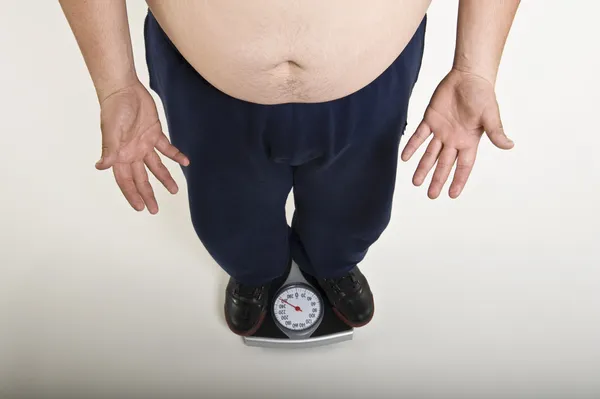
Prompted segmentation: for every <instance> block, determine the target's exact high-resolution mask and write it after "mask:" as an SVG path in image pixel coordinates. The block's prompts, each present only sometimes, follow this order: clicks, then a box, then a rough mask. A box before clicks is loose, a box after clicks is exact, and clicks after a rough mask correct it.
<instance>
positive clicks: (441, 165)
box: [428, 147, 458, 199]
mask: <svg viewBox="0 0 600 399" xmlns="http://www.w3.org/2000/svg"><path fill="white" fill-rule="evenodd" d="M457 153H458V150H457V149H456V148H451V147H444V149H443V150H442V152H441V153H440V157H439V158H438V161H437V166H436V168H435V172H433V177H432V178H431V184H430V185H429V192H428V195H429V198H431V199H436V198H437V197H438V196H439V195H440V193H441V192H442V188H443V187H444V184H446V181H447V180H448V176H450V171H451V170H452V166H453V165H454V162H455V161H456V154H457Z"/></svg>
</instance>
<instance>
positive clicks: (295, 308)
mask: <svg viewBox="0 0 600 399" xmlns="http://www.w3.org/2000/svg"><path fill="white" fill-rule="evenodd" d="M281 302H284V303H287V304H288V305H290V306H291V307H293V308H294V310H295V311H296V312H302V309H300V306H294V305H292V304H291V303H289V302H288V301H286V300H285V299H282V300H281Z"/></svg>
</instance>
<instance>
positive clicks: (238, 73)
mask: <svg viewBox="0 0 600 399" xmlns="http://www.w3.org/2000/svg"><path fill="white" fill-rule="evenodd" d="M430 2H431V0H372V1H370V2H367V1H359V0H328V1H320V0H303V1H300V0H290V1H279V0H256V1H251V2H244V1H234V0H219V1H172V0H147V3H148V5H149V7H150V9H151V11H152V13H153V14H154V16H155V17H156V19H157V21H158V22H159V23H160V25H161V26H162V28H163V30H164V31H165V32H166V34H167V35H168V36H169V38H170V39H171V40H172V42H173V43H174V44H175V46H176V47H177V48H178V49H179V51H180V52H181V54H182V55H183V56H184V57H185V58H186V59H187V60H188V62H189V63H190V64H191V65H192V66H193V67H194V68H195V69H196V70H197V71H198V72H199V73H200V74H201V75H202V76H203V77H204V78H205V79H206V80H207V81H208V82H210V83H211V84H212V85H214V86H215V87H216V88H218V89H219V90H221V91H223V92H224V93H226V94H228V95H230V96H232V97H236V98H239V99H242V100H246V101H250V102H255V103H260V104H278V103H288V102H321V101H330V100H334V99H337V98H341V97H344V96H346V95H349V94H351V93H353V92H355V91H357V90H359V89H361V88H362V87H364V86H366V85H368V84H369V83H371V82H372V81H373V80H374V79H375V78H377V76H379V75H380V74H381V73H382V72H383V71H384V70H385V69H386V68H387V67H388V66H389V65H390V64H392V62H393V61H394V60H395V59H396V58H397V57H398V55H399V54H400V53H401V52H402V50H403V49H404V47H405V46H406V44H407V43H408V42H409V41H410V39H411V37H412V36H413V34H414V32H415V30H416V29H417V27H418V26H419V24H420V22H421V20H422V19H423V17H424V15H425V13H426V10H427V8H428V7H429V4H430Z"/></svg>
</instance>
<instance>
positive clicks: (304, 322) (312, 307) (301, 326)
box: [273, 284, 323, 333]
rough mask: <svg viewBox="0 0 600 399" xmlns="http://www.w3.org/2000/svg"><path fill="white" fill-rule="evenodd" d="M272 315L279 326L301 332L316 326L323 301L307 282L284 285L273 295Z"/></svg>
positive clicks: (321, 315)
mask: <svg viewBox="0 0 600 399" xmlns="http://www.w3.org/2000/svg"><path fill="white" fill-rule="evenodd" d="M273 316H274V318H275V322H276V323H278V324H279V327H280V328H283V329H285V330H287V331H293V332H295V333H301V332H303V331H306V330H309V329H311V328H313V327H314V326H318V324H319V323H320V321H321V319H322V317H323V301H322V299H321V296H320V295H319V293H317V292H316V291H315V290H314V289H313V288H312V287H310V286H309V285H307V284H291V285H286V286H284V287H283V288H282V289H280V290H279V292H278V293H277V294H276V295H275V300H274V301H273Z"/></svg>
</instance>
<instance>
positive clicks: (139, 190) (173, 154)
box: [96, 81, 189, 214]
mask: <svg viewBox="0 0 600 399" xmlns="http://www.w3.org/2000/svg"><path fill="white" fill-rule="evenodd" d="M100 106H101V117H100V120H101V129H102V157H101V159H100V161H98V163H96V168H97V169H99V170H105V169H109V168H111V167H112V168H113V173H114V176H115V179H116V181H117V184H118V185H119V187H120V189H121V191H122V192H123V195H124V196H125V198H126V199H127V201H128V202H129V203H130V204H131V206H132V207H133V208H134V209H135V210H137V211H142V210H144V207H147V208H148V211H149V212H150V213H151V214H156V213H157V212H158V204H157V203H156V198H155V197H154V191H153V190H152V186H151V185H150V183H149V182H148V173H147V172H146V167H148V169H150V171H151V172H152V173H153V174H154V176H156V178H157V179H158V180H160V181H161V182H162V184H163V185H164V186H165V187H166V188H167V190H169V192H171V193H172V194H175V193H177V191H178V187H177V183H175V180H173V177H172V176H171V174H170V173H169V171H168V170H167V168H166V167H165V166H164V165H163V163H162V161H161V159H160V156H159V155H158V153H157V152H156V150H158V151H159V152H161V153H162V154H163V155H165V156H166V157H168V158H170V159H172V160H173V161H175V162H177V163H179V164H181V165H183V166H187V165H188V164H189V160H188V159H187V157H186V156H185V155H183V154H182V153H181V152H180V151H179V150H178V149H177V148H175V147H174V146H173V145H171V143H170V142H169V139H168V138H167V137H166V136H165V134H164V133H163V131H162V128H161V124H160V121H159V119H158V113H157V111H156V104H155V103H154V99H153V98H152V96H151V95H150V93H149V92H148V91H147V90H146V88H145V87H144V86H143V85H142V84H141V83H140V82H139V81H138V82H136V83H134V84H133V85H131V86H128V87H126V88H123V89H120V90H118V91H116V92H114V93H112V94H110V95H109V96H107V97H106V98H105V99H103V100H102V101H101V102H100Z"/></svg>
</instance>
